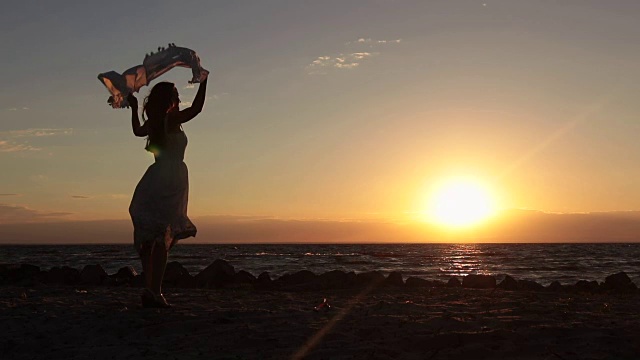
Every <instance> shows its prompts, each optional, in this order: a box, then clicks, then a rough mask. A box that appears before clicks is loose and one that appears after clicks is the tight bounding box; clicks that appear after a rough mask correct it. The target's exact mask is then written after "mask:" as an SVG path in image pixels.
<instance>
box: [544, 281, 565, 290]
mask: <svg viewBox="0 0 640 360" xmlns="http://www.w3.org/2000/svg"><path fill="white" fill-rule="evenodd" d="M547 289H548V290H550V291H553V292H560V291H563V290H564V286H562V284H560V283H559V282H558V281H554V282H552V283H551V284H549V286H547Z"/></svg>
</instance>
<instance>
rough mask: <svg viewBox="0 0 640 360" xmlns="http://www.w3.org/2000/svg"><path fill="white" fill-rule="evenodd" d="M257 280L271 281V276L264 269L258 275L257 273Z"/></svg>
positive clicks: (261, 281) (262, 281)
mask: <svg viewBox="0 0 640 360" xmlns="http://www.w3.org/2000/svg"><path fill="white" fill-rule="evenodd" d="M258 282H260V283H265V282H271V276H270V275H269V273H268V272H266V271H265V272H263V273H261V274H260V275H258Z"/></svg>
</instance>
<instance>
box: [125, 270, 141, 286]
mask: <svg viewBox="0 0 640 360" xmlns="http://www.w3.org/2000/svg"><path fill="white" fill-rule="evenodd" d="M129 284H130V285H131V286H133V287H138V288H141V287H144V271H143V272H142V273H140V274H139V275H136V277H135V278H133V279H132V280H131V282H130V283H129Z"/></svg>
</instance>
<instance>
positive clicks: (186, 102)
mask: <svg viewBox="0 0 640 360" xmlns="http://www.w3.org/2000/svg"><path fill="white" fill-rule="evenodd" d="M192 104H193V103H192V102H191V101H181V102H180V107H189V106H191V105H192Z"/></svg>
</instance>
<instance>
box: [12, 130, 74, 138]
mask: <svg viewBox="0 0 640 360" xmlns="http://www.w3.org/2000/svg"><path fill="white" fill-rule="evenodd" d="M65 135H73V128H67V129H47V128H44V129H24V130H9V131H1V132H0V137H3V138H23V137H43V136H65Z"/></svg>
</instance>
